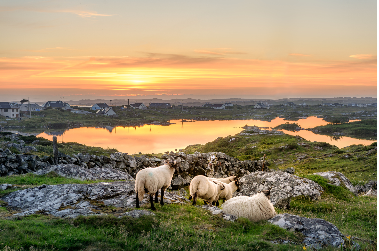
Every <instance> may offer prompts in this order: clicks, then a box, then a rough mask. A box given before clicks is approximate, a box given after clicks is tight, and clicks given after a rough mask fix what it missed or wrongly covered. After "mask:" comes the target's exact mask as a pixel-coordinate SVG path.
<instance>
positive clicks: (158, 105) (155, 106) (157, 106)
mask: <svg viewBox="0 0 379 251" xmlns="http://www.w3.org/2000/svg"><path fill="white" fill-rule="evenodd" d="M149 108H153V109H165V108H166V109H167V108H171V104H170V103H150V104H149Z"/></svg>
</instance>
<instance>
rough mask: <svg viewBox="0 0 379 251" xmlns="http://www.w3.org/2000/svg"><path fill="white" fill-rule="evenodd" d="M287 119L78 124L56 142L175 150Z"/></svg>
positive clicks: (316, 121) (312, 120)
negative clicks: (120, 125) (158, 123)
mask: <svg viewBox="0 0 379 251" xmlns="http://www.w3.org/2000/svg"><path fill="white" fill-rule="evenodd" d="M286 122H290V123H291V121H288V120H284V119H283V118H276V119H274V120H271V121H270V122H267V121H260V120H230V121H196V122H184V123H182V122H181V121H180V120H171V123H175V124H172V125H170V126H161V125H145V126H141V127H115V128H109V129H105V128H91V127H82V128H75V129H70V130H68V131H66V132H65V133H64V134H63V135H61V136H59V137H58V142H62V141H63V142H77V143H80V144H85V145H88V146H97V147H102V148H108V147H109V148H115V149H117V150H118V151H120V152H124V153H129V154H135V153H139V152H142V153H163V152H165V151H175V149H183V148H185V147H186V146H188V145H194V144H205V143H207V142H210V141H213V140H215V139H216V138H218V137H225V136H228V135H235V134H237V133H239V132H241V131H242V130H243V129H242V127H243V126H245V125H249V126H253V125H256V126H259V127H275V126H278V125H280V124H284V123H286ZM295 123H297V124H299V125H300V126H301V127H302V128H313V127H315V126H319V125H326V124H328V123H327V122H326V121H324V120H322V119H321V118H316V117H308V118H306V119H300V120H298V121H296V122H295ZM284 132H285V133H287V134H290V135H299V136H301V137H303V138H305V139H306V140H310V141H320V142H328V143H330V144H333V145H336V146H338V147H339V148H342V147H345V146H349V145H353V144H363V145H370V144H371V143H373V142H375V141H373V140H359V139H354V138H349V137H342V138H341V139H339V140H333V139H332V138H331V137H329V136H323V135H317V134H314V133H312V132H310V131H305V130H301V131H299V132H290V131H284ZM38 137H43V138H46V139H49V140H52V138H53V136H52V135H47V134H46V133H41V134H39V135H38Z"/></svg>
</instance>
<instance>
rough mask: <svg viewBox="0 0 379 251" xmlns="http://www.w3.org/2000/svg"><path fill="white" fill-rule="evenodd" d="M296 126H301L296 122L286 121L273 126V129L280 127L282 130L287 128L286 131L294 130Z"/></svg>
mask: <svg viewBox="0 0 379 251" xmlns="http://www.w3.org/2000/svg"><path fill="white" fill-rule="evenodd" d="M297 128H301V126H299V125H298V124H296V123H289V122H286V123H285V124H281V125H278V126H276V127H274V128H273V129H276V130H282V129H284V130H287V131H296V129H297Z"/></svg>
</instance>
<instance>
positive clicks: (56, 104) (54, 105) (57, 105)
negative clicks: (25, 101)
mask: <svg viewBox="0 0 379 251" xmlns="http://www.w3.org/2000/svg"><path fill="white" fill-rule="evenodd" d="M47 104H49V105H50V107H51V108H61V107H65V106H66V105H68V104H67V103H64V102H62V101H47V102H46V104H45V105H44V106H45V107H46V106H48V105H47Z"/></svg>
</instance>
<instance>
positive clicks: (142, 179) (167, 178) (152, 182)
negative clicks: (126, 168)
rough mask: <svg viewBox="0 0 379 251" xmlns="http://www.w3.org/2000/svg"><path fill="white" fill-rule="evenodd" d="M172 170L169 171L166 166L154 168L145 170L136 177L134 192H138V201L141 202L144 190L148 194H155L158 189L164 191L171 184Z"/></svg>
mask: <svg viewBox="0 0 379 251" xmlns="http://www.w3.org/2000/svg"><path fill="white" fill-rule="evenodd" d="M173 174H174V169H172V170H170V167H169V166H168V165H163V166H159V167H155V168H151V167H149V168H145V169H142V170H140V171H139V172H138V173H137V175H136V183H135V190H136V192H138V198H139V200H140V201H141V200H143V196H144V194H145V189H146V190H147V192H148V194H155V193H156V192H158V191H159V189H160V188H164V189H166V188H167V187H169V186H170V184H171V179H172V176H173Z"/></svg>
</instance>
